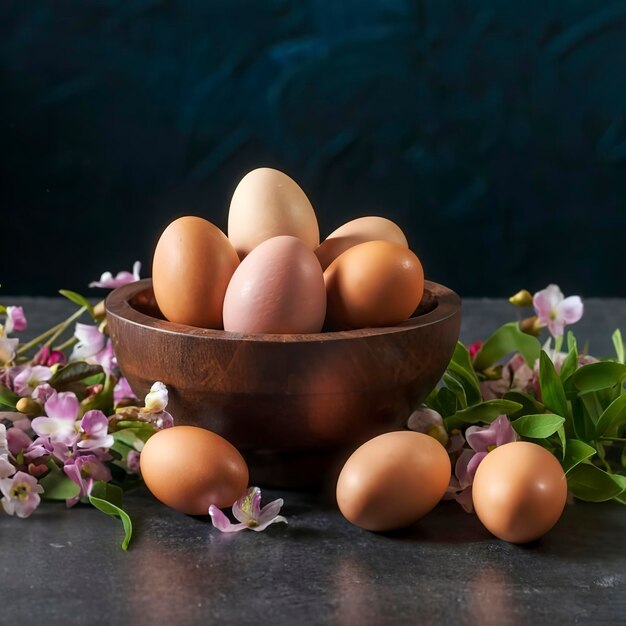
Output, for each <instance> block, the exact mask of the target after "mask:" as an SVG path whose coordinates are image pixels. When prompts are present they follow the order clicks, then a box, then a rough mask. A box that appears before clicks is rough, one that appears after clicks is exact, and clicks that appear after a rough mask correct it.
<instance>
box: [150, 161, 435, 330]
mask: <svg viewBox="0 0 626 626" xmlns="http://www.w3.org/2000/svg"><path fill="white" fill-rule="evenodd" d="M152 281H153V288H154V295H155V298H156V301H157V304H158V305H159V308H160V310H161V312H162V313H163V315H164V316H165V317H166V318H167V319H168V320H169V321H171V322H176V323H180V324H187V325H190V326H198V327H201V328H214V329H222V328H223V329H224V330H226V331H230V332H236V333H246V334H247V333H270V334H300V333H318V332H321V331H322V329H323V328H325V329H327V330H347V329H355V328H366V327H376V326H393V325H395V324H398V323H400V322H402V321H403V320H405V319H407V318H408V317H410V316H411V315H412V313H413V312H414V311H415V309H416V308H417V307H418V305H419V303H420V301H421V299H422V295H423V293H424V272H423V269H422V265H421V263H420V260H419V259H418V258H417V256H416V255H415V254H414V253H413V252H412V251H411V250H409V246H408V243H407V239H406V237H405V236H404V234H403V232H402V231H401V230H400V228H399V227H398V226H397V225H396V224H394V223H393V222H391V221H390V220H388V219H385V218H382V217H363V218H359V219H356V220H353V221H351V222H348V223H347V224H344V225H343V226H341V227H340V228H338V229H337V230H336V231H334V232H333V233H332V234H331V235H329V236H328V237H327V238H326V240H325V241H323V242H322V243H321V244H320V241H319V227H318V224H317V218H316V216H315V211H314V210H313V207H312V205H311V203H310V202H309V199H308V198H307V196H306V195H305V193H304V191H302V189H301V188H300V187H299V186H298V185H297V183H296V182H295V181H293V180H292V179H291V178H290V177H289V176H287V175H286V174H284V173H282V172H280V171H278V170H275V169H270V168H259V169H256V170H253V171H251V172H249V173H248V174H247V175H246V176H244V177H243V179H242V180H241V181H240V182H239V184H238V185H237V188H236V189H235V192H234V194H233V197H232V201H231V203H230V209H229V214H228V237H227V236H226V235H225V234H224V233H223V232H222V231H221V230H220V229H219V228H218V227H217V226H215V225H213V224H212V223H210V222H208V221H207V220H204V219H202V218H200V217H193V216H186V217H181V218H179V219H177V220H175V221H174V222H172V223H171V224H170V225H169V226H168V227H167V228H166V229H165V231H164V232H163V234H162V235H161V237H160V239H159V241H158V243H157V246H156V250H155V253H154V260H153V266H152Z"/></svg>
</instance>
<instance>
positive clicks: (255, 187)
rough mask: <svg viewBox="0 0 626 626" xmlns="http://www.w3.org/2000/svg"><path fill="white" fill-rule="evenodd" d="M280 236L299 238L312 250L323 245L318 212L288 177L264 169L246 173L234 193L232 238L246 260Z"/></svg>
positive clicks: (231, 225)
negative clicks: (316, 214)
mask: <svg viewBox="0 0 626 626" xmlns="http://www.w3.org/2000/svg"><path fill="white" fill-rule="evenodd" d="M279 235H291V236H293V237H298V239H301V240H302V241H303V242H304V244H305V245H306V246H307V247H308V248H309V249H310V250H315V248H317V246H318V245H319V242H320V231H319V227H318V225H317V218H316V217H315V211H314V210H313V207H312V206H311V203H310V202H309V199H308V198H307V197H306V194H305V193H304V191H302V189H300V187H299V186H298V184H297V183H296V182H295V181H294V180H293V179H291V178H289V176H287V174H283V172H280V171H278V170H274V169H271V168H269V167H260V168H258V169H256V170H252V171H251V172H249V173H248V174H246V175H245V176H244V177H243V178H242V179H241V181H240V182H239V184H238V185H237V188H236V189H235V192H234V193H233V198H232V200H231V202H230V210H229V212H228V238H229V239H230V241H231V242H232V244H233V246H234V247H235V250H237V253H238V254H239V256H240V258H242V259H243V258H244V257H245V256H246V255H247V254H249V253H250V251H251V250H253V249H254V248H256V246H258V245H259V244H260V243H261V242H263V241H265V240H267V239H271V238H272V237H277V236H279Z"/></svg>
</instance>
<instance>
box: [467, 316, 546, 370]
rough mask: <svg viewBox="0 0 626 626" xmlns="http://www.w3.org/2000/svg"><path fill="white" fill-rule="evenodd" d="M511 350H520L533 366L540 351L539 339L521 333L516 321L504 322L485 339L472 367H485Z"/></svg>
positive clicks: (479, 368)
mask: <svg viewBox="0 0 626 626" xmlns="http://www.w3.org/2000/svg"><path fill="white" fill-rule="evenodd" d="M513 352H521V353H522V355H523V356H524V358H525V359H526V363H528V365H529V366H530V367H533V365H534V363H535V361H536V360H537V359H538V358H539V353H540V352H541V344H540V343H539V340H538V339H537V338H536V337H533V336H532V335H527V334H526V333H523V332H522V331H521V330H520V328H519V324H518V323H517V322H510V323H509V324H504V326H501V327H500V328H499V329H498V330H496V332H495V333H494V334H493V335H491V337H489V339H487V341H485V343H484V344H483V347H482V348H481V349H480V350H479V352H478V353H477V354H476V356H475V358H474V369H476V370H478V371H482V370H484V369H487V368H488V367H491V366H492V365H494V364H495V363H497V362H498V361H499V360H500V359H502V358H503V357H505V356H507V354H511V353H513Z"/></svg>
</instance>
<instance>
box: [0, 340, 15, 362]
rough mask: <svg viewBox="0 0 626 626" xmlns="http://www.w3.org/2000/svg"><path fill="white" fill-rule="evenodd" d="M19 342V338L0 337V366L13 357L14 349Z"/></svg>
mask: <svg viewBox="0 0 626 626" xmlns="http://www.w3.org/2000/svg"><path fill="white" fill-rule="evenodd" d="M19 343H20V340H19V339H12V338H10V337H4V336H3V337H0V366H2V365H7V364H8V363H10V362H11V361H12V360H13V359H14V358H15V351H16V350H17V346H18V344H19Z"/></svg>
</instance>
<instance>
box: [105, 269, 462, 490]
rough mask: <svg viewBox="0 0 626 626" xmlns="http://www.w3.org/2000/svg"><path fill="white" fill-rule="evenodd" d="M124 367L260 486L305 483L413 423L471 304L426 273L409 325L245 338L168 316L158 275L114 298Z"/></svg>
mask: <svg viewBox="0 0 626 626" xmlns="http://www.w3.org/2000/svg"><path fill="white" fill-rule="evenodd" d="M106 312H107V324H108V332H109V334H110V336H111V340H112V342H113V348H114V349H115V354H116V355H117V360H118V363H119V366H120V369H121V371H122V373H123V375H124V376H126V378H127V379H128V382H129V383H130V386H131V387H132V389H133V391H134V392H135V394H137V396H138V397H139V398H143V397H144V396H145V394H146V393H147V392H148V390H149V389H150V386H151V385H152V383H153V382H154V381H156V380H160V381H163V382H164V383H165V384H166V385H167V387H168V389H169V392H170V396H169V397H170V405H169V408H168V410H170V412H171V413H172V415H173V416H174V420H175V422H176V423H177V424H192V425H196V426H202V427H203V428H208V429H209V430H212V431H214V432H216V433H219V434H220V435H222V436H223V437H225V438H226V439H228V440H229V441H230V442H231V443H232V444H233V445H235V446H236V447H237V448H238V449H239V450H240V451H241V453H242V454H243V455H244V457H245V458H246V460H247V462H248V464H249V467H250V481H251V484H258V485H261V486H272V487H287V488H288V487H305V486H312V485H315V484H319V483H320V482H321V481H323V479H324V478H325V477H327V476H328V475H329V474H332V473H333V472H334V471H336V466H337V463H338V462H339V459H341V458H345V455H346V454H347V453H349V452H351V451H353V450H354V449H355V448H356V447H357V446H358V445H360V444H361V443H363V442H364V441H366V440H367V439H369V438H371V437H373V436H375V435H378V434H381V433H383V432H387V431H390V430H397V429H399V428H402V427H404V425H405V423H406V420H407V418H408V416H409V414H410V413H411V411H412V409H413V408H414V407H415V406H416V405H417V404H419V403H420V402H422V401H423V400H424V398H426V396H427V395H428V393H430V391H431V390H432V389H433V388H434V387H435V385H436V384H437V382H438V381H439V379H440V378H441V376H442V375H443V373H444V371H445V369H446V366H447V365H448V362H449V360H450V358H451V356H452V353H453V351H454V347H455V344H456V341H457V339H458V336H459V330H460V324H461V301H460V298H459V296H458V295H457V294H455V293H454V292H453V291H451V290H450V289H447V288H446V287H443V286H442V285H438V284H436V283H433V282H429V281H426V289H425V293H424V298H423V299H422V303H421V304H420V306H419V308H418V309H417V311H416V312H415V314H414V315H413V316H412V317H411V318H410V319H408V320H407V321H405V322H403V323H402V324H399V325H397V326H393V327H388V328H366V329H362V330H351V331H341V332H328V333H317V334H308V335H243V334H238V333H230V332H225V331H223V330H208V329H203V328H194V327H191V326H184V325H181V324H174V323H172V322H168V321H167V320H165V319H164V318H163V316H162V315H161V313H160V311H159V309H158V306H157V305H156V302H155V300H154V294H153V291H152V281H151V279H144V280H140V281H138V282H135V283H132V284H130V285H126V286H124V287H120V288H118V289H115V290H114V291H113V292H111V294H110V295H109V297H108V298H107V299H106Z"/></svg>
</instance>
